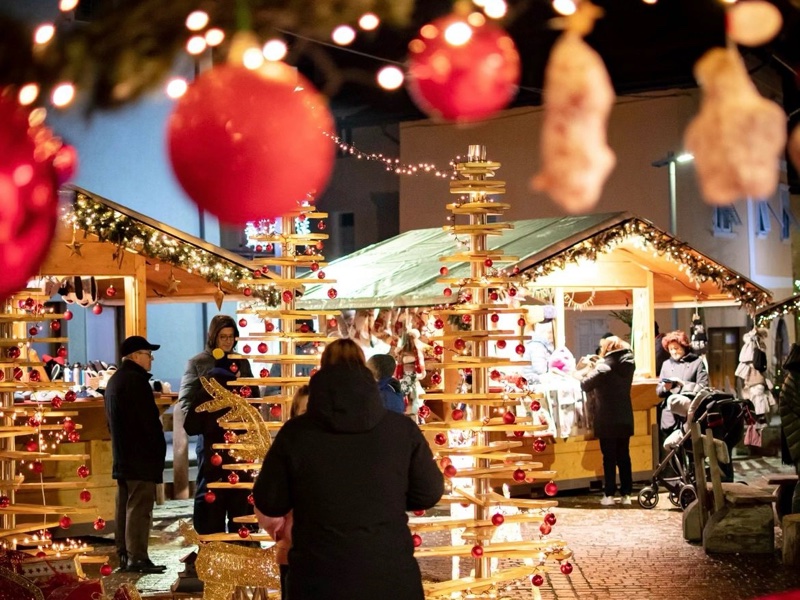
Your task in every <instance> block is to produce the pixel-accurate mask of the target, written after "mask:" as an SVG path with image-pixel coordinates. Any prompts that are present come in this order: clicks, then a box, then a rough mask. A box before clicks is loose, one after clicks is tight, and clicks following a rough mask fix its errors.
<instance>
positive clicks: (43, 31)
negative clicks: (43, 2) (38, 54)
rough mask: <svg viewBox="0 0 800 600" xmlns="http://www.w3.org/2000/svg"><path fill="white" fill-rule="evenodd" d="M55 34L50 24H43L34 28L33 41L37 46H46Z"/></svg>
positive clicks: (54, 29)
mask: <svg viewBox="0 0 800 600" xmlns="http://www.w3.org/2000/svg"><path fill="white" fill-rule="evenodd" d="M55 34H56V28H55V27H54V26H53V24H52V23H44V24H42V25H39V27H37V28H36V31H35V32H34V33H33V41H34V42H35V43H37V44H46V43H47V42H49V41H50V40H52V39H53V36H54V35H55Z"/></svg>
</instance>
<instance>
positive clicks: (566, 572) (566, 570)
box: [561, 562, 572, 575]
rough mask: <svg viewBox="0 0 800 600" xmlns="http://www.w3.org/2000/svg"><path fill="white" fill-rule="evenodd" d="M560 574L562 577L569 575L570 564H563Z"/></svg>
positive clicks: (570, 570)
mask: <svg viewBox="0 0 800 600" xmlns="http://www.w3.org/2000/svg"><path fill="white" fill-rule="evenodd" d="M561 572H562V573H563V574H564V575H569V574H570V573H572V563H568V562H565V563H564V564H562V565H561Z"/></svg>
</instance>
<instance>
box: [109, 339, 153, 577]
mask: <svg viewBox="0 0 800 600" xmlns="http://www.w3.org/2000/svg"><path fill="white" fill-rule="evenodd" d="M160 347H161V346H159V345H158V344H151V343H150V342H148V341H147V340H146V339H145V338H143V337H142V336H140V335H133V336H130V337H128V338H126V339H125V341H123V342H122V345H121V346H120V352H119V353H120V356H121V357H122V365H121V366H120V368H119V369H117V372H116V373H114V375H112V376H111V379H109V380H108V386H107V387H106V393H105V409H106V418H107V419H108V428H109V431H110V432H111V451H112V455H113V466H112V472H111V476H112V477H113V478H114V479H116V481H117V510H116V525H117V530H116V533H115V534H114V542H115V544H116V547H117V555H118V556H119V562H120V570H121V571H129V572H136V573H161V572H163V571H164V570H165V569H166V567H164V566H161V565H155V564H153V561H151V560H150V557H149V555H148V552H147V543H148V540H149V538H150V529H151V526H152V523H153V505H154V504H155V501H156V484H158V483H161V482H162V481H163V476H164V462H165V459H166V455H167V442H166V439H165V438H164V431H163V428H162V426H161V419H160V418H159V412H158V407H157V406H156V401H155V396H154V395H153V389H152V388H151V387H150V378H151V377H152V375H151V374H150V368H151V366H152V364H153V351H155V350H158V349H159V348H160Z"/></svg>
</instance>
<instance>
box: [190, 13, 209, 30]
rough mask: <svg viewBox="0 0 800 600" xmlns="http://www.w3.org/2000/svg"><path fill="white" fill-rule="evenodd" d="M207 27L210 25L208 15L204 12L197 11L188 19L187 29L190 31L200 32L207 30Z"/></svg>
mask: <svg viewBox="0 0 800 600" xmlns="http://www.w3.org/2000/svg"><path fill="white" fill-rule="evenodd" d="M206 25H208V13H207V12H205V11H203V10H196V11H194V12H192V13H189V16H188V17H186V29H188V30H189V31H200V30H201V29H205V27H206Z"/></svg>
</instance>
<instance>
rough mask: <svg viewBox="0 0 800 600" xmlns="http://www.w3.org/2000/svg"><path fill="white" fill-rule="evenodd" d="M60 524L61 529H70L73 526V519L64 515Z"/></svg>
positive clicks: (59, 521)
mask: <svg viewBox="0 0 800 600" xmlns="http://www.w3.org/2000/svg"><path fill="white" fill-rule="evenodd" d="M58 524H59V526H60V527H61V529H69V528H70V526H71V525H72V519H70V518H69V517H68V516H67V515H64V516H63V517H61V518H60V519H59V520H58Z"/></svg>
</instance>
